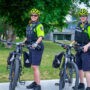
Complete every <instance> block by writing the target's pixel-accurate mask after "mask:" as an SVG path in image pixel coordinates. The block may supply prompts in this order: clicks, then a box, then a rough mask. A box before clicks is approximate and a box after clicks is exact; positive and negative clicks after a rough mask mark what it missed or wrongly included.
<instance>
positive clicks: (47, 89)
mask: <svg viewBox="0 0 90 90" xmlns="http://www.w3.org/2000/svg"><path fill="white" fill-rule="evenodd" d="M31 82H32V81H26V82H25V85H20V84H18V86H17V87H16V90H32V89H26V86H27V85H28V84H30V83H31ZM58 82H59V80H58V79H55V80H41V86H42V90H59V86H56V85H55V83H58ZM72 86H73V85H72ZM72 86H70V85H69V84H68V83H67V84H66V85H65V88H64V90H72ZM0 90H9V83H0Z"/></svg>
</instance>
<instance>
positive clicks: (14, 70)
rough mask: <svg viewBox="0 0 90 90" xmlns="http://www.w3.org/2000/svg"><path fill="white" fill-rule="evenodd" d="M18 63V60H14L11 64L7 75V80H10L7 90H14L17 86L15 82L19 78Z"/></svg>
mask: <svg viewBox="0 0 90 90" xmlns="http://www.w3.org/2000/svg"><path fill="white" fill-rule="evenodd" d="M19 64H20V62H19V60H18V59H16V60H14V61H13V62H12V63H11V68H10V74H9V79H10V84H9V90H15V87H16V86H17V81H18V78H19V70H20V69H19V66H20V65H19Z"/></svg>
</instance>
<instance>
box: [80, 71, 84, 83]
mask: <svg viewBox="0 0 90 90" xmlns="http://www.w3.org/2000/svg"><path fill="white" fill-rule="evenodd" d="M79 78H80V83H84V72H83V70H79Z"/></svg>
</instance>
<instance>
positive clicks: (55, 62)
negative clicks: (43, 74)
mask: <svg viewBox="0 0 90 90" xmlns="http://www.w3.org/2000/svg"><path fill="white" fill-rule="evenodd" d="M63 55H64V52H61V53H59V54H58V55H55V58H54V60H53V63H52V66H53V67H54V68H59V66H60V63H61V60H62V57H63Z"/></svg>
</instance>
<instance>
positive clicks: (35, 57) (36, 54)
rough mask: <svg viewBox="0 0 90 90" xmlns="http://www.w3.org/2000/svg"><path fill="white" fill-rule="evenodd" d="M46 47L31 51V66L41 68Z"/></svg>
mask: <svg viewBox="0 0 90 90" xmlns="http://www.w3.org/2000/svg"><path fill="white" fill-rule="evenodd" d="M43 50H44V47H43V48H42V49H41V50H36V49H29V60H30V62H31V65H37V66H39V65H40V63H41V59H42V54H43Z"/></svg>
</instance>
